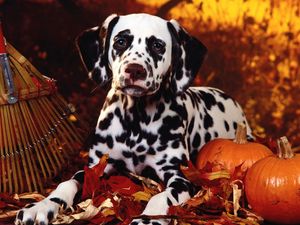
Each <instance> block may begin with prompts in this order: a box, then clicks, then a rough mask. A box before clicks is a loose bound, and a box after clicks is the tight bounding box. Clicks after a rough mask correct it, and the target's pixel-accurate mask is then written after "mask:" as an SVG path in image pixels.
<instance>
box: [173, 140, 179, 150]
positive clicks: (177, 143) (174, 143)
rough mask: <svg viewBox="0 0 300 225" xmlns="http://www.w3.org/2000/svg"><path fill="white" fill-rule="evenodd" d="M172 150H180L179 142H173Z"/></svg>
mask: <svg viewBox="0 0 300 225" xmlns="http://www.w3.org/2000/svg"><path fill="white" fill-rule="evenodd" d="M172 148H174V149H176V148H179V141H173V143H172Z"/></svg>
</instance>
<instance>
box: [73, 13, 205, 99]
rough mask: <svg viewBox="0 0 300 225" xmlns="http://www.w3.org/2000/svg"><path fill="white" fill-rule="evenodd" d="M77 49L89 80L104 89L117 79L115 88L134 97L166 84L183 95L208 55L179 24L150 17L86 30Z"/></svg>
mask: <svg viewBox="0 0 300 225" xmlns="http://www.w3.org/2000/svg"><path fill="white" fill-rule="evenodd" d="M77 46H78V49H79V51H80V54H81V58H82V61H83V63H84V65H85V67H86V69H87V70H88V72H89V77H90V78H92V79H93V80H95V81H96V82H97V83H99V84H100V85H103V84H105V83H107V82H108V81H110V80H112V87H113V88H115V89H118V90H121V91H122V92H123V93H125V94H127V95H130V96H135V97H140V96H144V95H151V94H153V93H155V92H156V91H157V90H158V89H159V88H160V87H161V85H162V83H167V84H168V85H167V86H168V87H166V88H170V89H171V90H172V91H173V92H174V93H176V94H180V93H182V92H184V91H185V90H186V88H187V87H188V86H189V85H190V83H191V82H192V81H193V79H194V77H195V75H196V73H197V72H198V69H199V67H200V66H201V64H202V62H203V60H204V56H205V54H206V51H207V50H206V47H205V46H204V45H203V44H202V43H201V42H200V41H198V40H196V39H195V38H193V37H191V36H190V35H188V34H187V32H186V31H185V30H184V29H183V28H182V27H180V25H179V24H178V23H177V22H176V21H175V20H171V21H167V20H164V19H161V18H159V17H156V16H152V15H148V14H130V15H126V16H117V15H115V14H113V15H111V16H109V17H108V18H107V19H106V20H105V21H104V23H103V24H102V26H101V27H95V28H92V29H89V30H86V31H84V32H83V33H82V34H81V35H80V36H79V37H78V38H77ZM163 81H166V82H163Z"/></svg>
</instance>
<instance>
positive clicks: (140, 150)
mask: <svg viewBox="0 0 300 225" xmlns="http://www.w3.org/2000/svg"><path fill="white" fill-rule="evenodd" d="M136 151H137V152H144V151H146V148H145V147H144V146H143V145H140V146H139V147H137V149H136Z"/></svg>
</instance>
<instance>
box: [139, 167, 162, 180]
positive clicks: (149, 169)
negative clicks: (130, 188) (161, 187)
mask: <svg viewBox="0 0 300 225" xmlns="http://www.w3.org/2000/svg"><path fill="white" fill-rule="evenodd" d="M141 175H142V176H143V177H149V178H150V179H152V180H155V181H157V182H159V181H160V179H159V177H158V176H157V174H156V172H155V170H154V169H153V168H152V167H150V166H147V167H145V168H144V169H143V171H142V173H141Z"/></svg>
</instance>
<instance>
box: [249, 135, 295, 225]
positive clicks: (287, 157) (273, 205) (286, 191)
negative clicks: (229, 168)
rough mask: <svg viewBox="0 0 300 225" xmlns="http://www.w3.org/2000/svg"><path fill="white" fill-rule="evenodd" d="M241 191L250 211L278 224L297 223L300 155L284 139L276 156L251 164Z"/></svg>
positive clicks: (283, 138) (279, 143) (281, 140)
mask: <svg viewBox="0 0 300 225" xmlns="http://www.w3.org/2000/svg"><path fill="white" fill-rule="evenodd" d="M245 192H246V196H247V200H248V202H249V204H250V206H251V207H252V209H253V211H255V212H256V213H257V214H259V215H260V216H262V217H263V218H264V219H265V220H268V221H271V222H275V223H278V224H300V155H299V154H294V153H293V151H292V149H291V146H290V144H289V142H288V141H287V138H286V137H282V138H281V139H279V141H278V154H277V156H276V155H273V156H269V157H266V158H264V159H261V160H260V161H258V162H257V163H255V164H254V165H253V166H252V167H251V168H250V169H249V170H248V172H247V175H246V177H245Z"/></svg>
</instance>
